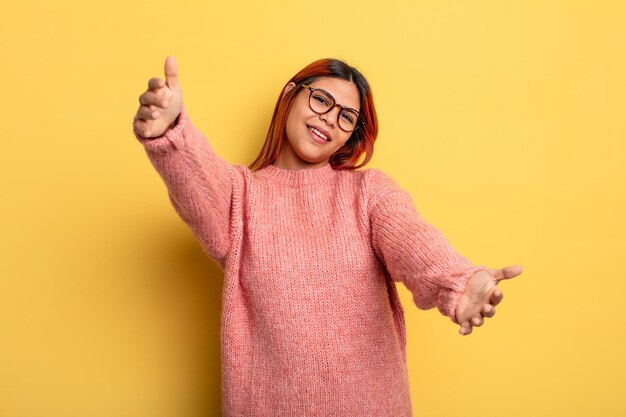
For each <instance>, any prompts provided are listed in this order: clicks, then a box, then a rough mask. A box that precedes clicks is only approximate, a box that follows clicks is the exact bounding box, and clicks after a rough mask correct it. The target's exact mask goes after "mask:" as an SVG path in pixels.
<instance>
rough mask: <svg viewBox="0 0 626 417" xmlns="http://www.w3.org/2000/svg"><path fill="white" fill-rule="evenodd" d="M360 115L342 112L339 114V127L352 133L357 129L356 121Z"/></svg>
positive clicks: (349, 111)
mask: <svg viewBox="0 0 626 417" xmlns="http://www.w3.org/2000/svg"><path fill="white" fill-rule="evenodd" d="M358 117H359V115H358V114H357V113H356V112H355V111H352V110H342V111H341V113H340V114H339V127H340V128H342V129H343V130H345V131H347V132H352V131H353V130H355V129H356V121H357V120H358Z"/></svg>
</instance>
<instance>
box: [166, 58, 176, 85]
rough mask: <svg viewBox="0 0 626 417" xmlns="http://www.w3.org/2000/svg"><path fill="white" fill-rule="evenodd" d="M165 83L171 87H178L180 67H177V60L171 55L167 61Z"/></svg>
mask: <svg viewBox="0 0 626 417" xmlns="http://www.w3.org/2000/svg"><path fill="white" fill-rule="evenodd" d="M165 82H166V83H167V85H168V86H170V87H173V88H177V87H178V67H177V66H176V58H174V57H173V56H171V55H169V56H168V57H167V59H166V60H165Z"/></svg>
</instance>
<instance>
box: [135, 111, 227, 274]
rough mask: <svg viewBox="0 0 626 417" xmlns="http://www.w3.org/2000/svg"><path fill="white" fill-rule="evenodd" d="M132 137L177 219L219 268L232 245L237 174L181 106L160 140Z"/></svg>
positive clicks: (156, 138)
mask: <svg viewBox="0 0 626 417" xmlns="http://www.w3.org/2000/svg"><path fill="white" fill-rule="evenodd" d="M136 117H137V116H135V119H134V120H133V123H134V121H135V120H136ZM134 135H135V137H136V138H137V140H139V142H140V143H141V144H142V145H143V146H144V148H145V151H146V154H147V155H148V158H149V159H150V162H151V163H152V165H153V166H154V168H155V169H156V170H157V172H158V173H159V175H160V176H161V178H162V179H163V182H164V183H165V185H166V187H167V192H168V196H169V200H170V202H171V203H172V205H173V206H174V209H175V210H176V212H177V213H178V215H179V216H180V217H181V219H182V220H183V221H184V222H185V223H186V224H187V226H189V228H190V229H191V231H192V232H193V234H194V235H195V236H196V238H197V239H198V240H199V242H200V244H201V245H202V247H203V249H204V251H205V252H206V253H207V254H208V255H209V256H210V257H212V258H213V259H215V260H216V261H218V263H219V264H220V265H221V266H222V267H223V265H224V260H225V258H226V257H227V256H228V252H229V249H230V246H231V237H230V220H231V219H230V217H231V214H230V212H231V203H232V199H233V187H234V184H235V175H236V172H237V171H236V169H235V168H234V167H233V166H231V165H229V164H228V163H227V162H226V161H224V160H223V159H221V158H220V157H219V156H218V155H217V154H216V153H215V152H214V151H213V148H212V147H211V145H210V144H209V142H208V141H207V139H206V138H205V137H204V135H203V134H202V133H201V132H200V131H199V130H198V129H197V128H195V127H194V126H193V125H192V124H191V121H190V120H189V116H188V114H187V109H186V108H185V106H184V105H183V108H182V111H181V113H180V115H179V117H178V122H177V123H176V124H175V125H174V126H173V127H171V128H170V129H168V130H167V131H166V132H165V133H164V134H163V135H162V136H159V137H155V138H150V139H149V138H143V137H141V136H139V135H138V134H137V133H134Z"/></svg>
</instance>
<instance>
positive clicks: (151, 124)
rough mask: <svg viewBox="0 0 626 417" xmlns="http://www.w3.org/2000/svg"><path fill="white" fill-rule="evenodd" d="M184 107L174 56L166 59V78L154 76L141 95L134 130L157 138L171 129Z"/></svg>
mask: <svg viewBox="0 0 626 417" xmlns="http://www.w3.org/2000/svg"><path fill="white" fill-rule="evenodd" d="M182 107H183V93H182V91H181V89H180V85H179V84H178V68H177V66H176V60H175V59H174V57H173V56H168V57H167V59H166V60H165V80H162V79H160V78H152V79H150V81H149V82H148V89H147V90H146V92H145V93H143V94H142V95H140V96H139V110H137V118H136V120H135V122H134V123H133V130H134V131H135V133H136V134H138V135H139V136H141V137H144V138H155V137H157V136H161V135H163V133H165V131H166V130H167V129H169V128H170V127H171V126H172V125H173V124H174V122H175V121H176V118H177V117H178V115H179V114H180V112H181V109H182Z"/></svg>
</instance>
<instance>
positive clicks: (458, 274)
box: [133, 57, 522, 417]
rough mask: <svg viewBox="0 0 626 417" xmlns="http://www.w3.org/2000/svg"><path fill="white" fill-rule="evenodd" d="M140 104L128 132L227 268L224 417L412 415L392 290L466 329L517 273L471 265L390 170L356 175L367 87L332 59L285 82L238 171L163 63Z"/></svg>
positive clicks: (400, 318)
mask: <svg viewBox="0 0 626 417" xmlns="http://www.w3.org/2000/svg"><path fill="white" fill-rule="evenodd" d="M139 102H140V106H139V110H138V111H137V114H136V115H135V118H134V120H133V129H134V133H135V136H136V137H137V139H138V140H139V141H140V142H141V143H142V144H143V146H144V147H145V150H146V153H147V155H148V157H149V159H150V161H151V162H152V164H153V165H154V167H155V168H156V170H157V171H158V173H159V174H160V176H161V177H162V179H163V181H164V183H165V185H166V187H167V191H168V195H169V199H170V201H171V203H172V205H173V206H174V208H175V210H176V211H177V213H178V214H179V215H180V217H181V218H182V220H183V221H184V222H185V223H186V224H187V225H188V226H189V227H190V229H191V230H192V231H193V233H194V235H195V236H196V237H197V239H198V240H199V242H200V243H201V245H202V247H203V249H204V250H205V251H206V253H207V254H208V255H209V256H210V257H212V258H213V259H215V260H216V261H217V262H218V263H219V265H220V266H221V267H222V268H223V270H224V272H225V282H224V294H223V310H222V335H221V336H222V345H221V346H222V391H223V392H222V394H223V413H224V415H225V416H390V417H391V416H393V417H399V416H411V415H412V414H411V399H410V395H409V382H408V375H407V367H406V350H405V346H406V331H405V322H404V311H403V308H402V306H401V304H400V300H399V298H398V294H397V290H396V286H395V282H402V283H403V284H404V285H405V286H406V287H407V288H408V289H409V290H410V291H411V293H412V295H413V300H414V302H415V304H416V306H417V307H418V308H421V309H429V308H432V307H437V308H438V309H439V311H440V312H441V313H442V314H444V315H446V316H448V317H450V319H451V320H452V321H453V322H454V323H456V324H458V325H459V326H460V330H459V331H460V333H461V334H463V335H467V334H470V333H471V332H472V328H473V327H474V326H480V325H482V324H483V319H484V318H485V317H492V316H493V315H494V314H495V308H494V307H495V306H496V305H497V304H498V303H499V302H500V300H501V299H502V292H501V291H500V289H499V288H498V286H497V284H498V281H500V280H502V279H506V278H512V277H515V276H517V275H519V274H520V273H521V272H522V268H521V267H520V266H509V267H506V268H503V269H487V268H485V267H483V266H474V265H471V264H470V263H469V261H468V260H467V259H465V258H464V257H462V256H461V255H459V254H458V253H456V252H455V250H454V249H453V248H452V247H451V246H450V245H449V243H448V242H447V240H446V239H445V237H444V236H443V235H442V234H441V233H440V232H439V231H437V229H435V228H434V227H432V226H430V225H429V224H428V223H426V222H425V221H424V220H423V219H422V218H421V217H420V215H419V214H418V212H417V211H416V210H415V207H414V205H413V201H412V199H411V196H410V195H409V194H408V193H407V192H406V191H404V190H403V189H401V188H399V187H398V186H397V184H396V183H395V182H394V181H393V180H392V179H391V178H390V177H388V176H386V175H385V174H384V173H383V172H382V171H380V170H376V169H364V170H356V169H355V168H360V167H362V166H364V165H365V164H366V163H367V162H368V161H369V160H370V158H371V156H372V151H373V145H374V141H375V139H376V135H377V131H378V127H377V119H376V112H375V109H374V103H373V99H372V93H371V89H370V87H369V85H368V82H367V81H366V79H365V78H364V77H363V75H362V74H361V73H359V72H358V71H357V70H356V69H355V68H352V67H350V66H348V65H346V64H345V63H344V62H342V61H339V60H334V59H322V60H319V61H316V62H313V63H312V64H310V65H308V66H307V67H306V68H304V69H303V70H301V71H300V72H299V73H298V74H296V75H295V76H294V77H293V78H292V79H291V80H289V82H288V83H287V84H286V85H285V87H284V88H283V89H282V91H281V92H280V94H279V97H278V102H277V104H276V108H275V111H274V115H273V117H272V121H271V124H270V127H269V131H268V134H267V138H266V140H265V144H264V145H263V148H262V150H261V152H260V154H259V156H258V158H257V159H256V161H254V163H253V164H252V165H251V166H250V167H246V166H243V165H231V164H228V163H227V162H226V161H224V160H223V159H221V158H220V157H219V156H218V155H216V154H215V152H214V151H213V148H212V147H211V145H210V144H209V142H208V141H207V140H206V138H205V137H204V136H203V135H202V133H201V132H200V131H199V130H198V129H196V128H195V127H194V126H193V124H192V123H191V121H190V119H189V115H188V114H187V111H186V108H185V106H184V105H183V100H182V93H181V88H180V85H179V83H178V77H177V66H176V62H175V60H174V58H173V57H168V58H167V59H166V61H165V79H164V80H163V79H159V78H152V79H151V80H150V81H149V83H148V89H147V91H146V92H144V93H143V94H141V96H140V97H139ZM362 156H364V160H363V162H361V164H359V165H357V162H358V160H359V159H360V158H361V157H362Z"/></svg>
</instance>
